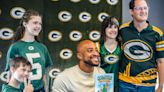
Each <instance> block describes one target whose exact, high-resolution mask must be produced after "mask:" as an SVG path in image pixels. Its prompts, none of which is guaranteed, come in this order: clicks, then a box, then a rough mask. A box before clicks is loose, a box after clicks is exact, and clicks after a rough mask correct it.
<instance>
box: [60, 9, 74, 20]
mask: <svg viewBox="0 0 164 92" xmlns="http://www.w3.org/2000/svg"><path fill="white" fill-rule="evenodd" d="M58 18H59V20H60V21H62V22H68V21H70V20H71V19H72V15H71V13H70V12H68V11H61V12H59V14H58Z"/></svg>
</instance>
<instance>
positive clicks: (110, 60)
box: [100, 44, 121, 92]
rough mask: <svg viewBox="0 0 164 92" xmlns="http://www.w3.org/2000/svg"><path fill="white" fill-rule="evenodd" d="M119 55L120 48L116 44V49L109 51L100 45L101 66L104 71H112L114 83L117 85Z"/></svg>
mask: <svg viewBox="0 0 164 92" xmlns="http://www.w3.org/2000/svg"><path fill="white" fill-rule="evenodd" d="M120 55H121V48H120V46H119V45H117V47H116V49H115V50H114V51H113V52H112V53H110V52H109V51H108V50H107V49H106V48H105V46H104V44H102V45H100V57H101V68H103V69H104V70H105V72H106V73H114V85H115V87H118V70H119V61H120ZM115 92H116V91H115Z"/></svg>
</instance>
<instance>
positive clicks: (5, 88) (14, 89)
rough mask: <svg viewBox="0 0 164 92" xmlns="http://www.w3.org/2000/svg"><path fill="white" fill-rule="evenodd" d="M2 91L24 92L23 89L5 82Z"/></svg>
mask: <svg viewBox="0 0 164 92" xmlns="http://www.w3.org/2000/svg"><path fill="white" fill-rule="evenodd" d="M1 92H22V91H21V90H20V89H18V88H15V87H12V86H10V85H8V84H3V85H2V91H1Z"/></svg>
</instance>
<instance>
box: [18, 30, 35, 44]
mask: <svg viewBox="0 0 164 92" xmlns="http://www.w3.org/2000/svg"><path fill="white" fill-rule="evenodd" d="M21 40H23V41H26V42H33V41H35V38H34V36H32V35H29V34H28V33H27V32H25V34H24V36H23V38H22V39H21Z"/></svg>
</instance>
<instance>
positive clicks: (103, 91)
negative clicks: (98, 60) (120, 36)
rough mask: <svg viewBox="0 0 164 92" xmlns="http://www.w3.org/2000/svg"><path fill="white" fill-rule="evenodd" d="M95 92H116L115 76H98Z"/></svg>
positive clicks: (110, 74)
mask: <svg viewBox="0 0 164 92" xmlns="http://www.w3.org/2000/svg"><path fill="white" fill-rule="evenodd" d="M95 92H114V74H113V73H109V74H97V75H96V77H95Z"/></svg>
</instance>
